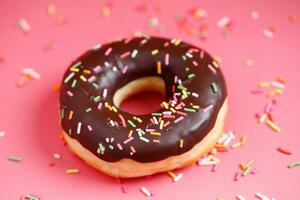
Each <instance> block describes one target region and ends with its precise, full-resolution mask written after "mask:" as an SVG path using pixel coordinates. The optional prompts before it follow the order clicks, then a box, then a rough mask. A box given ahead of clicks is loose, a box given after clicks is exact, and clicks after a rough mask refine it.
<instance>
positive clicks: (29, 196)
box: [21, 194, 40, 200]
mask: <svg viewBox="0 0 300 200" xmlns="http://www.w3.org/2000/svg"><path fill="white" fill-rule="evenodd" d="M21 200H40V198H39V197H37V196H35V195H32V194H26V195H25V196H23V197H21Z"/></svg>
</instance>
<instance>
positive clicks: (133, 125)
mask: <svg viewBox="0 0 300 200" xmlns="http://www.w3.org/2000/svg"><path fill="white" fill-rule="evenodd" d="M127 122H128V123H129V124H130V125H131V126H132V127H133V128H135V127H136V125H135V124H134V123H133V122H132V121H131V120H130V119H128V120H127Z"/></svg>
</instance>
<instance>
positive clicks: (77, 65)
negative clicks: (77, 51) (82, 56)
mask: <svg viewBox="0 0 300 200" xmlns="http://www.w3.org/2000/svg"><path fill="white" fill-rule="evenodd" d="M81 64H82V62H80V61H78V62H77V63H75V64H74V65H73V66H72V67H71V68H77V67H79V66H80V65H81Z"/></svg>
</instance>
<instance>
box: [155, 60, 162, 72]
mask: <svg viewBox="0 0 300 200" xmlns="http://www.w3.org/2000/svg"><path fill="white" fill-rule="evenodd" d="M156 67H157V73H158V74H161V62H160V61H157V63H156Z"/></svg>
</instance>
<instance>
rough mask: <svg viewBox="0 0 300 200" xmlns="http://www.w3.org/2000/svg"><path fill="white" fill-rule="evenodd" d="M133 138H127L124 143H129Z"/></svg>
mask: <svg viewBox="0 0 300 200" xmlns="http://www.w3.org/2000/svg"><path fill="white" fill-rule="evenodd" d="M131 140H133V137H130V138H128V139H127V140H125V141H124V142H123V143H124V144H127V143H128V142H130V141H131Z"/></svg>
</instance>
